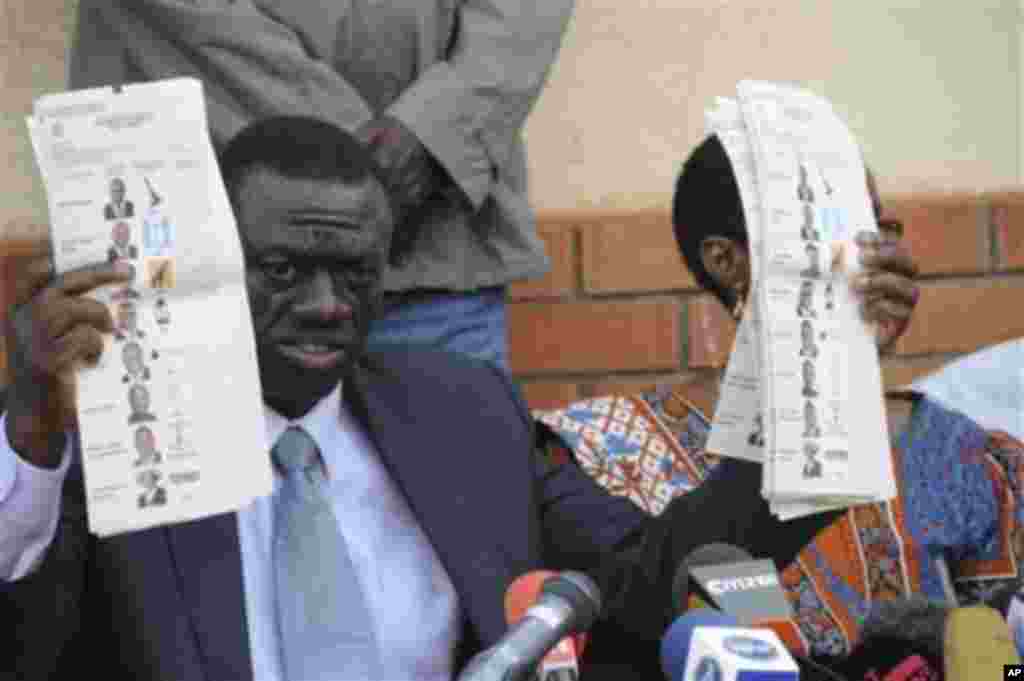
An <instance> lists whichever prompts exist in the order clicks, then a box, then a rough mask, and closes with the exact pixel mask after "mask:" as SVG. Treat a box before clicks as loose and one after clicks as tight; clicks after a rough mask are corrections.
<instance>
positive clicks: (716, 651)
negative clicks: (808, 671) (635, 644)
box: [661, 608, 800, 681]
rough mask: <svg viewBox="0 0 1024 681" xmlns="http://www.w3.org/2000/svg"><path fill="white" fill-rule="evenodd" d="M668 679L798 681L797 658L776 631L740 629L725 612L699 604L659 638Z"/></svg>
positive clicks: (687, 680)
mask: <svg viewBox="0 0 1024 681" xmlns="http://www.w3.org/2000/svg"><path fill="white" fill-rule="evenodd" d="M661 668H662V671H663V672H664V673H665V676H666V677H667V678H668V679H669V681H707V680H708V679H713V680H714V681H798V680H799V678H800V671H799V668H798V667H797V665H796V661H794V660H793V657H792V656H791V655H790V654H789V652H788V651H787V650H786V648H785V646H783V645H782V641H780V640H779V637H778V636H776V635H775V633H774V632H773V631H770V630H766V629H754V628H750V627H740V626H739V621H738V620H737V619H736V618H735V617H733V616H732V615H729V614H727V613H723V612H716V611H714V610H709V609H706V608H701V609H698V610H694V611H692V612H688V613H686V614H685V615H683V616H681V617H679V618H678V619H676V621H675V622H673V623H672V626H671V627H669V629H668V631H667V632H666V633H665V636H664V637H663V638H662V639H661Z"/></svg>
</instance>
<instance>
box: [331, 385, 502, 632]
mask: <svg viewBox="0 0 1024 681" xmlns="http://www.w3.org/2000/svg"><path fill="white" fill-rule="evenodd" d="M407 388H408V386H407V385H405V384H404V383H403V382H402V380H400V378H399V377H398V376H397V375H394V374H391V373H390V372H389V371H388V369H387V368H376V367H375V368H373V369H366V368H363V367H359V368H357V369H356V370H355V371H354V372H353V374H352V375H351V376H350V377H349V378H348V379H347V380H346V381H345V390H344V398H345V402H346V404H347V405H348V407H349V408H350V409H351V410H352V413H353V414H354V415H355V417H356V418H357V419H358V420H359V421H360V422H361V423H363V424H364V425H365V426H366V428H367V431H368V433H369V436H370V438H371V439H372V441H373V442H374V444H375V445H376V447H377V450H378V452H379V453H380V456H381V459H382V461H383V462H384V465H385V466H386V467H387V469H388V471H389V472H390V473H391V475H392V477H393V478H394V480H395V482H396V483H397V484H398V487H399V489H401V490H402V492H403V493H404V494H405V497H406V500H407V501H408V503H409V505H410V507H411V508H412V511H413V515H414V516H415V517H416V519H417V520H418V521H419V523H420V527H421V528H422V529H423V531H424V532H425V533H426V535H427V537H428V539H429V540H430V542H431V544H432V545H433V547H434V550H435V551H436V552H437V555H438V557H439V558H440V559H441V562H442V564H443V565H444V567H445V569H446V570H447V572H448V575H449V576H450V577H451V579H452V583H453V584H454V586H455V590H456V592H457V593H458V594H459V604H460V607H461V608H462V611H463V612H464V613H465V614H466V615H467V616H468V617H469V620H470V623H471V624H472V625H473V628H474V629H475V631H474V632H473V633H475V634H476V636H477V637H478V639H479V641H481V642H482V643H483V644H485V645H486V644H489V643H490V642H493V641H495V640H496V639H497V638H498V637H500V636H501V635H502V634H503V633H504V632H505V630H506V629H507V626H506V623H505V614H504V602H503V596H504V592H505V588H506V587H507V586H508V584H509V583H511V581H512V577H513V575H512V574H511V567H510V565H509V563H508V560H507V559H506V557H505V554H504V553H503V551H502V550H501V548H500V545H499V544H498V542H497V539H499V538H500V528H498V527H495V526H494V525H493V524H492V523H491V522H490V519H481V518H479V517H477V516H474V515H473V514H474V510H475V512H476V513H477V514H479V509H481V508H486V507H487V503H485V502H486V501H487V500H484V499H481V498H480V497H481V495H484V494H489V495H491V496H492V497H493V494H494V490H493V486H486V487H481V486H480V485H479V484H478V483H477V481H479V480H484V479H487V478H489V477H493V471H489V470H487V463H486V460H485V457H479V458H473V457H461V458H459V459H458V460H455V458H454V457H453V458H451V459H449V460H446V459H445V457H444V455H445V453H446V452H447V451H449V450H448V449H447V448H446V447H445V446H444V438H446V437H453V436H455V434H454V433H445V432H440V431H439V427H440V425H439V424H450V423H451V422H452V419H451V414H450V412H448V411H447V409H446V408H445V405H437V404H425V403H423V402H422V401H420V402H416V403H415V404H414V403H413V399H412V398H410V395H409V391H408V389H407ZM435 408H437V409H441V410H444V412H445V413H443V414H442V413H434V409H435ZM491 501H493V499H492V500H491Z"/></svg>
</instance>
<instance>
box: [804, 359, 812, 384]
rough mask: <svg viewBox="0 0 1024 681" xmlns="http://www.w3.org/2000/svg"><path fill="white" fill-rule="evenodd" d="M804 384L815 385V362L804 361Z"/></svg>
mask: <svg viewBox="0 0 1024 681" xmlns="http://www.w3.org/2000/svg"><path fill="white" fill-rule="evenodd" d="M804 385H806V386H808V387H811V386H813V385H814V362H804Z"/></svg>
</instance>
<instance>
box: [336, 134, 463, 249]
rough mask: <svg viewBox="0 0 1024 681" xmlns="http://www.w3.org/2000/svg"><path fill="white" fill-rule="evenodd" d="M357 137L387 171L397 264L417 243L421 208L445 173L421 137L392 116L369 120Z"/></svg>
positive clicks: (393, 245)
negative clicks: (393, 211) (391, 199)
mask: <svg viewBox="0 0 1024 681" xmlns="http://www.w3.org/2000/svg"><path fill="white" fill-rule="evenodd" d="M356 137H357V138H358V139H359V140H360V141H361V142H362V143H363V144H364V145H366V148H367V149H368V150H369V151H370V154H371V155H372V156H373V159H374V161H376V162H377V165H379V166H380V167H381V169H382V170H383V171H384V176H385V181H386V182H387V190H388V191H389V192H390V193H391V195H392V197H393V198H394V205H395V207H396V210H397V214H396V215H395V236H394V239H393V242H392V249H391V251H392V262H394V261H395V260H396V259H400V257H401V256H402V255H404V252H405V251H406V250H408V249H409V248H410V247H411V245H412V242H413V241H415V238H416V226H417V225H418V224H419V219H417V212H418V209H420V208H422V207H423V205H424V204H425V203H426V201H427V199H428V198H430V197H431V195H433V194H434V193H436V192H437V191H438V190H439V189H440V188H441V185H442V183H443V178H444V171H443V169H442V168H441V164H440V163H438V162H437V160H436V159H435V158H434V157H433V156H432V155H431V154H430V152H429V151H427V148H426V147H424V146H423V144H422V143H421V142H420V140H419V138H417V137H416V135H415V134H414V133H413V132H412V131H411V130H409V129H408V128H407V127H406V126H405V124H403V123H402V122H401V121H400V120H398V119H397V118H394V117H392V116H387V115H385V116H381V117H379V118H375V119H373V120H371V121H369V122H368V123H366V124H365V125H363V126H362V127H361V128H360V129H359V130H357V131H356Z"/></svg>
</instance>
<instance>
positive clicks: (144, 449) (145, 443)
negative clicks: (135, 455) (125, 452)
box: [135, 428, 156, 454]
mask: <svg viewBox="0 0 1024 681" xmlns="http://www.w3.org/2000/svg"><path fill="white" fill-rule="evenodd" d="M155 447H156V438H154V437H153V431H151V430H150V429H149V428H139V429H138V430H137V431H135V449H136V450H137V451H138V452H139V454H150V453H151V452H152V451H153V449H155Z"/></svg>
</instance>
